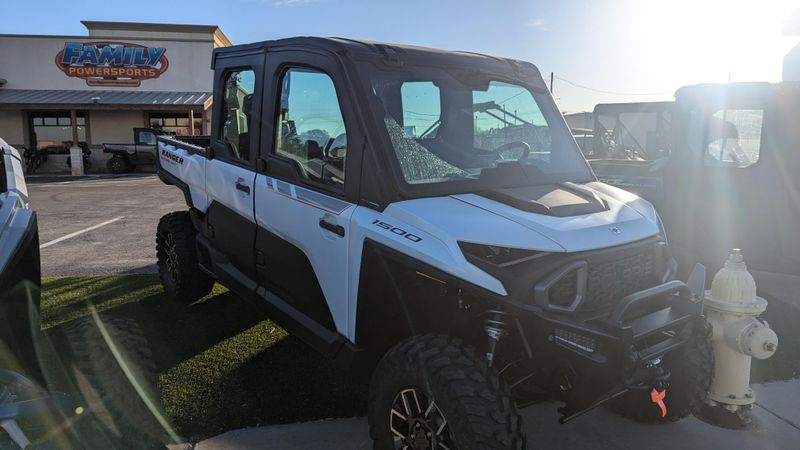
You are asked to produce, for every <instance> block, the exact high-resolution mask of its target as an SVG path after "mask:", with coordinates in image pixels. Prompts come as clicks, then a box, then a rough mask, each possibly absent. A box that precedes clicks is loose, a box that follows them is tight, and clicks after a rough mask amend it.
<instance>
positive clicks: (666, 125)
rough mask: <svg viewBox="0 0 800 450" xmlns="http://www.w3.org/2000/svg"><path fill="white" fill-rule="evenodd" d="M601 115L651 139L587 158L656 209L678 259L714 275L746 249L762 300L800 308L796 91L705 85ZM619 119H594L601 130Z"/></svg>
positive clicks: (778, 86)
mask: <svg viewBox="0 0 800 450" xmlns="http://www.w3.org/2000/svg"><path fill="white" fill-rule="evenodd" d="M597 108H601V105H598V107H597ZM602 109H603V110H604V111H606V112H608V111H613V112H614V115H620V114H623V115H627V117H628V118H629V120H628V123H627V125H626V126H628V127H631V125H630V124H631V123H632V122H634V120H631V119H633V118H635V122H636V123H637V124H638V125H637V127H638V128H639V129H640V130H642V131H640V134H641V135H642V136H645V137H646V138H647V139H646V140H641V139H639V140H638V144H637V143H634V141H633V140H632V139H627V138H626V141H627V142H630V143H631V146H632V147H633V149H632V150H630V151H625V152H623V153H617V155H616V156H612V157H608V156H606V157H603V156H601V155H598V156H597V157H596V158H595V159H591V160H590V163H591V165H592V167H593V169H594V171H595V173H596V174H597V176H598V178H600V179H601V180H603V181H605V182H606V183H609V184H612V185H615V186H618V187H621V188H623V189H627V190H630V191H632V192H635V193H637V194H639V195H641V196H642V197H644V198H646V199H648V200H650V201H651V202H652V203H653V204H654V205H655V206H656V209H657V210H658V211H659V214H660V215H661V218H662V219H663V221H664V224H665V226H666V229H667V230H669V239H670V247H671V248H672V252H673V254H674V255H675V256H676V257H677V258H678V259H679V261H681V263H684V264H685V263H686V262H688V261H700V262H703V263H704V264H706V265H707V266H708V267H710V268H714V269H716V268H717V267H719V265H720V263H721V261H724V260H725V255H726V254H727V253H728V252H729V251H730V249H731V248H734V247H736V248H741V249H742V251H743V253H744V254H745V255H747V266H748V269H749V270H750V271H751V272H752V273H753V276H754V277H755V279H756V282H757V283H758V290H759V296H762V297H764V298H766V299H767V300H770V301H772V300H778V301H781V302H783V303H784V304H787V305H794V306H797V300H796V292H797V290H798V289H800V241H798V239H797V227H798V225H799V224H800V203H798V202H797V197H796V194H797V192H799V191H800V179H798V176H797V173H799V172H800V152H798V151H797V149H798V148H800V134H798V131H797V130H798V127H797V117H800V83H794V82H782V83H766V82H746V83H744V82H743V83H729V84H699V85H694V86H685V87H682V88H680V89H678V91H677V92H676V93H675V101H674V102H656V103H640V104H619V105H604V106H603V108H602ZM596 111H597V110H596ZM613 117H614V116H613V115H610V116H609V117H607V116H598V117H597V118H596V120H597V121H598V124H597V126H598V127H599V129H600V131H602V130H610V129H614V121H613ZM595 132H596V133H597V132H598V130H595ZM612 134H613V133H612ZM650 143H653V145H649V144H650ZM597 145H598V144H597V142H596V143H595V149H597ZM626 155H628V156H626ZM684 267H685V265H684Z"/></svg>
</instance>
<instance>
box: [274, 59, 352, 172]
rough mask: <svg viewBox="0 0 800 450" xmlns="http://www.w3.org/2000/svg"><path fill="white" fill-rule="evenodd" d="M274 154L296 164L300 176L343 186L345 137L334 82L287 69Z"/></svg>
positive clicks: (315, 73)
mask: <svg viewBox="0 0 800 450" xmlns="http://www.w3.org/2000/svg"><path fill="white" fill-rule="evenodd" d="M280 99H281V102H280V110H279V111H278V118H277V121H278V123H277V127H276V130H277V133H276V136H275V153H277V154H278V155H280V156H283V157H286V158H291V159H293V160H295V161H297V163H298V165H299V167H300V172H301V175H302V176H303V177H304V178H306V179H308V180H312V181H316V182H319V183H323V184H327V185H330V186H335V187H340V188H341V187H344V175H345V174H344V169H345V160H346V158H347V134H345V126H344V118H343V117H342V112H341V110H340V109H339V99H338V97H337V96H336V89H335V87H334V86H333V80H331V78H330V77H329V76H328V75H327V74H325V73H323V72H318V71H313V70H308V69H289V70H287V71H286V72H285V73H284V75H283V78H282V79H281V94H280Z"/></svg>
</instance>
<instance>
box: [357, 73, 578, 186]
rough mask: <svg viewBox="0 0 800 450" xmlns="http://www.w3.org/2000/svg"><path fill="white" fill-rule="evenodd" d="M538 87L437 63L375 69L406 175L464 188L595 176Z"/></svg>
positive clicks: (418, 182)
mask: <svg viewBox="0 0 800 450" xmlns="http://www.w3.org/2000/svg"><path fill="white" fill-rule="evenodd" d="M426 72H427V73H426ZM539 81H540V82H541V78H539ZM543 87H544V85H543V83H542V88H537V87H533V86H530V85H528V84H527V83H525V82H522V81H518V82H511V81H507V80H501V79H499V78H495V77H492V76H490V75H479V74H476V72H475V71H469V72H467V71H464V72H463V73H460V72H458V71H452V70H444V69H436V68H419V67H415V68H414V70H413V71H409V72H408V73H403V72H397V71H392V72H388V71H387V72H376V73H373V76H372V90H373V92H374V93H375V95H376V96H377V97H378V99H379V100H380V102H379V104H380V107H382V108H383V110H384V111H383V113H384V116H383V123H384V125H385V126H386V131H387V132H388V135H389V140H390V141H391V143H392V147H393V149H394V154H395V156H396V158H397V161H398V163H399V166H400V170H401V172H402V175H403V178H404V179H405V181H406V182H407V183H408V184H411V185H428V184H434V183H460V184H461V185H463V189H464V191H470V190H474V189H492V188H502V187H512V186H524V185H534V184H552V183H559V182H565V181H588V180H591V179H592V175H591V172H590V171H589V170H588V168H587V166H586V163H585V161H584V159H583V157H582V155H581V154H580V151H579V150H578V148H577V146H576V145H575V141H574V140H573V139H572V137H571V136H570V134H569V131H568V129H567V128H566V126H565V125H564V122H563V119H562V118H561V117H560V113H559V112H558V110H557V108H556V107H555V105H554V104H553V103H552V101H550V99H549V98H548V94H547V92H546V91H545V90H544V89H543Z"/></svg>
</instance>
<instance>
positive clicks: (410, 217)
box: [156, 38, 713, 449]
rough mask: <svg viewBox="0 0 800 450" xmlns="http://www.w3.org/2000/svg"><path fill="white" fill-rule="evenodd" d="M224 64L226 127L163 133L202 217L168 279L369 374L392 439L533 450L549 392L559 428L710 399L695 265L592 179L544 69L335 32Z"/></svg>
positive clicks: (225, 54)
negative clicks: (235, 299) (681, 267)
mask: <svg viewBox="0 0 800 450" xmlns="http://www.w3.org/2000/svg"><path fill="white" fill-rule="evenodd" d="M212 61H213V62H212V67H213V69H214V106H213V111H212V124H211V130H212V135H211V136H209V137H206V138H205V139H204V142H201V141H200V139H199V138H195V139H194V140H193V142H192V143H189V142H184V141H181V140H180V138H169V137H159V138H158V146H159V159H158V161H159V169H158V173H159V177H160V178H161V179H162V180H163V181H164V182H166V183H168V184H173V185H175V186H177V187H179V188H180V189H181V190H182V191H183V193H184V196H185V199H186V203H187V209H188V210H186V211H176V212H173V213H170V214H167V215H165V216H164V217H162V219H161V221H160V222H159V225H158V229H157V232H156V248H157V255H158V266H159V273H160V276H161V281H162V284H163V286H164V289H165V291H166V292H167V294H168V295H169V296H170V297H171V298H173V299H174V300H175V301H177V302H182V303H186V304H188V303H192V302H194V301H196V300H198V299H200V298H202V297H203V296H205V295H206V294H208V293H209V292H210V290H211V288H212V286H213V283H214V281H218V282H220V283H222V284H224V285H225V286H227V287H228V288H230V289H231V291H233V292H235V293H237V294H238V295H240V296H241V297H243V298H245V299H247V300H250V301H252V302H254V303H255V304H256V305H258V306H260V307H262V308H263V309H264V310H265V311H266V313H267V314H268V315H269V316H270V318H272V319H273V320H275V321H276V322H277V323H279V324H281V326H283V327H284V328H285V329H286V330H287V331H289V332H290V333H292V334H293V335H295V336H297V337H299V338H300V339H302V340H304V341H305V342H306V343H307V344H309V345H310V346H311V347H313V348H315V349H316V350H318V351H319V352H320V353H322V354H323V355H325V356H328V357H330V358H333V359H335V360H337V361H339V362H340V363H342V364H343V365H344V366H347V367H352V368H356V369H358V368H361V369H364V370H365V372H367V373H369V374H371V382H370V393H369V423H370V434H371V436H372V438H373V439H374V441H375V448H376V449H401V448H449V449H455V448H460V449H472V448H481V449H484V448H491V449H500V448H515V449H518V448H524V447H525V436H524V431H523V427H522V422H521V417H520V415H519V412H518V409H519V408H521V407H524V406H526V405H529V404H531V403H532V402H533V401H534V400H535V399H539V398H540V397H541V395H548V396H555V397H556V398H558V399H560V400H563V401H564V402H565V406H564V407H563V408H561V409H560V413H561V417H560V419H559V420H560V421H561V422H567V421H569V420H571V419H574V418H576V417H578V416H580V415H581V414H583V413H585V412H586V411H588V410H591V409H592V408H594V407H597V406H599V405H602V404H609V405H611V406H612V408H613V410H614V411H616V412H618V413H620V414H623V415H625V416H627V417H631V418H633V419H635V420H640V421H646V422H669V421H674V420H678V419H681V418H683V417H686V416H687V415H689V414H690V413H691V412H692V410H693V408H694V407H695V406H696V405H698V403H699V402H700V401H702V400H703V398H704V397H705V393H706V391H707V389H708V387H709V384H710V382H711V376H712V370H713V367H712V358H713V356H712V354H711V347H710V342H709V332H710V330H709V328H708V326H707V324H706V322H705V320H704V318H703V316H702V312H701V310H702V296H703V287H704V286H703V285H704V278H705V276H704V271H703V269H702V267H698V268H697V270H696V271H694V272H693V275H692V276H691V277H689V281H688V282H687V283H684V282H682V281H678V280H676V279H675V274H676V264H675V261H674V260H673V259H672V258H671V257H670V254H669V250H668V247H667V245H666V237H665V232H664V230H663V228H662V227H661V226H660V222H659V220H658V216H657V214H656V213H655V210H654V209H653V207H652V205H650V204H649V203H648V202H646V201H645V200H642V199H641V198H639V197H636V196H635V195H632V194H630V193H628V192H625V191H622V190H619V189H616V188H614V187H612V186H608V185H605V184H603V183H600V182H598V181H597V180H596V178H595V176H594V174H593V173H592V171H591V170H590V169H589V167H588V165H587V163H586V161H585V159H584V158H583V156H582V155H581V152H580V149H579V148H578V147H577V146H576V144H575V140H574V139H573V137H572V136H571V134H570V130H569V129H568V128H567V126H566V123H565V121H564V119H563V116H562V115H561V113H560V112H559V111H558V108H557V106H556V104H555V102H554V101H553V99H552V97H551V95H550V93H549V92H548V90H547V87H546V85H545V83H544V80H543V79H542V77H541V74H540V73H539V70H538V69H537V68H536V67H535V66H534V65H532V64H530V63H527V62H523V61H517V60H511V59H506V58H499V57H494V56H488V55H480V54H475V53H469V52H446V51H441V50H434V49H426V48H420V47H412V46H403V45H394V44H382V43H375V42H366V41H356V40H350V39H338V38H330V39H325V38H292V39H284V40H278V41H268V42H261V43H256V44H250V45H239V46H233V47H227V48H220V49H216V50H215V51H214V56H213V59H212ZM578 216H580V218H579V219H578V218H577V217H578ZM654 392H655V394H654ZM664 394H666V398H665V399H664V400H663V403H659V398H660V396H662V395H664ZM653 398H656V400H653Z"/></svg>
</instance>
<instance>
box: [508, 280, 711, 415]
mask: <svg viewBox="0 0 800 450" xmlns="http://www.w3.org/2000/svg"><path fill="white" fill-rule="evenodd" d="M704 285H705V268H704V267H703V266H702V265H699V264H698V265H697V266H696V267H695V269H694V271H693V272H692V274H691V275H690V277H689V280H688V281H687V282H686V283H684V282H682V281H678V280H673V281H667V282H664V283H662V284H660V285H657V286H654V287H651V288H648V289H644V290H641V291H638V292H635V293H632V294H630V295H627V296H626V297H624V298H623V299H622V300H621V301H619V303H618V304H617V305H616V306H615V308H614V309H613V311H611V312H610V313H609V314H608V315H606V316H604V317H602V318H597V319H591V320H579V319H578V318H576V317H573V316H570V315H568V314H567V315H565V314H559V313H553V312H540V313H538V314H536V315H537V320H536V321H535V323H530V324H528V323H527V320H524V319H522V320H521V321H520V322H518V329H519V330H520V333H521V335H522V336H523V339H524V340H526V341H527V342H525V345H526V347H528V348H531V347H532V348H535V349H537V350H540V351H536V350H534V352H533V355H532V360H531V362H532V366H533V367H536V368H539V367H542V366H549V367H551V368H553V369H554V370H553V372H554V373H555V374H556V375H555V376H556V377H558V380H556V382H555V385H557V386H558V387H559V389H560V390H561V392H562V394H563V400H565V402H566V405H565V406H564V407H563V408H560V409H559V412H560V413H561V414H562V416H561V418H560V419H559V421H560V422H561V423H565V422H567V421H569V420H571V419H574V418H576V417H578V416H580V415H582V414H583V413H585V412H588V411H589V410H591V409H593V408H595V407H597V406H599V405H601V404H603V403H605V402H607V401H609V400H611V399H613V398H615V397H618V396H620V395H622V394H624V393H626V392H629V391H632V390H643V391H649V390H650V389H652V388H653V387H655V386H656V385H659V384H661V383H664V382H666V381H667V379H668V377H669V373H665V371H664V370H662V369H661V368H660V367H659V363H660V362H661V359H662V358H663V357H664V356H665V355H666V354H668V353H670V352H675V351H679V350H680V349H681V348H683V347H684V345H685V344H686V343H687V342H688V341H689V340H690V339H691V338H692V336H693V335H694V333H697V332H701V330H702V329H703V327H704V319H703V316H702V310H703V292H704V288H705V286H704ZM536 342H540V343H541V342H546V343H545V344H544V345H532V346H531V343H536ZM533 376H534V375H533V374H531V375H530V377H533ZM525 378H526V377H522V379H519V380H516V381H513V380H512V381H511V384H512V388H513V387H516V386H517V385H519V384H521V383H523V382H525V381H527V380H526V379H525Z"/></svg>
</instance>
